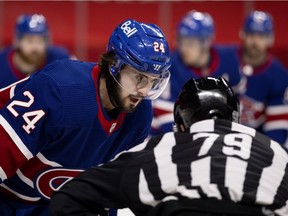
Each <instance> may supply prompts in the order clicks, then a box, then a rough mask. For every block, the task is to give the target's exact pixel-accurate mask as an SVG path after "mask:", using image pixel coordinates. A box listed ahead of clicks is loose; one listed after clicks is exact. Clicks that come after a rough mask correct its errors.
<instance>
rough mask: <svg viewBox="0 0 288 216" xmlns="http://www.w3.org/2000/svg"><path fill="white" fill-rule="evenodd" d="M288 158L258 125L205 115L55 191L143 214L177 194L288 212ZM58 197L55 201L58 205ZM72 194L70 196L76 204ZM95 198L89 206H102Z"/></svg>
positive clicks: (275, 211)
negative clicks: (187, 129) (180, 130)
mask: <svg viewBox="0 0 288 216" xmlns="http://www.w3.org/2000/svg"><path fill="white" fill-rule="evenodd" d="M287 162H288V155H287V152H286V150H284V149H283V148H282V147H281V146H280V145H279V144H278V143H276V142H275V141H273V140H271V139H269V138H267V137H266V136H264V135H262V134H259V133H258V132H256V131H255V130H254V129H252V128H248V127H246V126H243V125H240V124H237V123H232V122H229V121H225V120H216V121H214V120H205V121H200V122H197V123H195V124H193V125H192V126H191V128H190V133H166V134H165V135H163V136H158V137H154V138H152V139H151V140H150V141H149V142H145V143H142V144H141V145H139V146H136V147H134V148H133V149H131V150H129V151H127V152H124V153H121V154H119V155H118V156H117V157H116V158H115V159H114V160H112V161H111V162H109V163H107V164H104V165H102V166H100V167H98V168H92V169H90V170H87V171H86V172H84V173H83V174H81V175H80V176H79V177H77V178H76V179H74V180H72V181H71V182H69V183H67V184H66V185H65V186H64V187H63V188H62V190H60V193H59V192H58V193H56V196H55V197H54V198H55V200H57V197H59V198H60V196H57V194H58V195H59V194H62V195H63V194H65V196H67V197H70V198H72V199H73V202H80V203H83V204H84V206H85V203H90V204H91V202H92V203H94V204H95V205H97V206H102V207H115V208H125V207H129V208H131V210H132V211H133V212H134V213H135V214H136V215H145V214H146V213H147V212H148V211H149V210H150V209H151V208H152V207H155V206H156V205H157V204H159V203H161V202H163V201H169V200H180V199H182V198H188V199H205V200H207V199H217V200H231V201H233V202H235V203H242V204H247V205H253V204H256V205H260V206H265V207H266V208H267V209H269V210H271V211H273V212H274V213H275V214H276V215H281V216H284V215H286V216H287V215H288V170H287ZM54 198H53V200H52V205H51V208H52V209H54V208H55V209H57V208H56V207H57V205H56V207H55V203H56V202H55V200H54ZM72 199H66V201H67V202H68V203H69V202H71V206H70V207H71V208H72V206H75V203H74V204H72V201H71V200H72ZM68 200H69V201H68ZM61 201H63V200H61ZM57 203H60V202H59V201H58V202H57ZM58 205H59V204H58ZM95 205H94V206H86V207H83V209H82V210H83V211H95V208H96V207H95ZM66 206H69V205H66ZM81 206H82V205H81ZM73 208H74V207H73ZM84 208H86V209H85V210H84ZM66 210H67V211H68V208H66ZM61 211H62V215H65V214H63V211H65V210H63V208H62V210H61ZM55 212H56V210H55ZM55 215H57V214H55ZM59 215H60V214H59Z"/></svg>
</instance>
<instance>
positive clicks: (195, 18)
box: [178, 10, 215, 39]
mask: <svg viewBox="0 0 288 216" xmlns="http://www.w3.org/2000/svg"><path fill="white" fill-rule="evenodd" d="M214 34H215V27H214V21H213V18H212V17H211V16H210V14H208V13H202V12H199V11H195V10H192V11H189V12H188V13H187V14H186V15H185V16H184V17H183V18H182V20H181V22H180V23H179V25H178V35H179V36H184V37H196V38H200V39H207V38H211V37H212V36H214Z"/></svg>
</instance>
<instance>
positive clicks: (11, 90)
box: [10, 85, 16, 98]
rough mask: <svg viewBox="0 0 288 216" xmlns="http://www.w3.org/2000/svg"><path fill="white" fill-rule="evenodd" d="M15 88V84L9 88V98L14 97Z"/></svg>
mask: <svg viewBox="0 0 288 216" xmlns="http://www.w3.org/2000/svg"><path fill="white" fill-rule="evenodd" d="M15 88H16V85H14V86H12V87H11V89H10V98H12V97H14V95H15Z"/></svg>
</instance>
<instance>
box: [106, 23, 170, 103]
mask: <svg viewBox="0 0 288 216" xmlns="http://www.w3.org/2000/svg"><path fill="white" fill-rule="evenodd" d="M107 51H108V52H109V51H113V52H114V53H115V64H113V65H111V66H110V73H111V74H112V76H113V77H116V75H117V73H118V72H119V71H120V70H121V68H122V66H123V65H129V66H131V67H133V68H134V69H136V70H138V71H140V72H144V73H149V74H151V75H157V76H158V77H159V78H160V79H159V81H158V82H157V84H156V85H155V86H153V89H151V91H150V94H149V96H148V98H149V99H155V98H157V97H158V96H159V95H160V94H161V93H162V91H163V90H164V88H165V86H166V85H167V83H168V81H169V78H170V72H169V70H168V69H169V67H170V66H171V59H170V50H169V46H168V42H167V40H166V38H165V36H164V34H163V33H162V31H161V29H160V28H159V27H158V26H156V25H155V24H145V23H140V22H137V21H136V20H133V19H128V20H126V21H124V22H122V23H121V24H119V25H118V26H117V27H116V29H115V30H114V31H113V32H112V35H111V37H110V39H109V42H108V46H107Z"/></svg>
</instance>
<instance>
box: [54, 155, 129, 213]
mask: <svg viewBox="0 0 288 216" xmlns="http://www.w3.org/2000/svg"><path fill="white" fill-rule="evenodd" d="M132 155H133V153H124V154H122V155H120V156H119V157H118V158H117V159H116V160H114V161H112V162H109V163H107V164H104V165H103V166H100V167H95V168H90V169H88V170H86V171H84V172H83V173H81V174H80V175H79V176H77V177H75V178H74V179H73V180H71V181H69V182H68V183H66V184H65V185H64V186H63V187H62V188H61V189H60V190H59V191H57V192H55V193H54V194H53V196H52V198H51V202H50V214H51V215H52V216H60V215H61V216H66V215H67V216H68V215H69V216H71V215H75V216H76V215H78V216H80V215H81V216H84V215H85V216H92V215H94V216H95V215H101V216H105V215H107V212H106V211H105V209H104V208H105V207H108V208H125V207H127V206H126V205H125V204H124V203H123V199H121V195H120V194H119V191H120V190H119V189H120V188H121V179H122V175H124V170H125V168H126V166H127V165H128V164H129V160H130V159H131V158H132Z"/></svg>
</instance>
